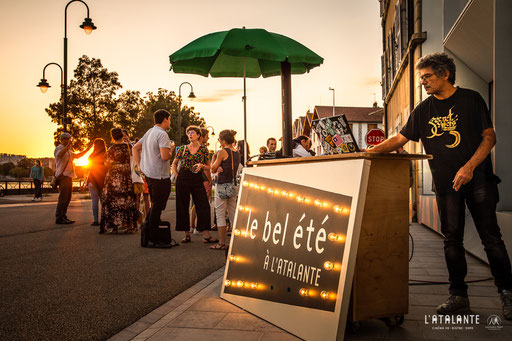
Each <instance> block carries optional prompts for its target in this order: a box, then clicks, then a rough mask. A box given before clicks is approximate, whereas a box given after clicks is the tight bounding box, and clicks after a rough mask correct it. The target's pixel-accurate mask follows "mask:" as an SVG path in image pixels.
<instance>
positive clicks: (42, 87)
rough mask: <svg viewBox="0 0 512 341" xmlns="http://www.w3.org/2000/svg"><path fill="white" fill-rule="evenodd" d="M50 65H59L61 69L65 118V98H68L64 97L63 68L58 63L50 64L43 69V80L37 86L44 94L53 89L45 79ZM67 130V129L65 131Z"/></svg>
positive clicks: (61, 88)
mask: <svg viewBox="0 0 512 341" xmlns="http://www.w3.org/2000/svg"><path fill="white" fill-rule="evenodd" d="M50 65H57V66H58V67H59V69H60V91H61V96H62V98H63V100H62V115H63V117H64V115H65V112H66V109H65V107H64V103H65V98H66V96H64V94H65V93H64V72H63V71H62V67H61V66H60V65H59V64H57V63H48V64H46V65H45V66H44V68H43V78H41V81H40V82H39V84H37V86H38V87H39V89H40V90H41V92H42V93H43V94H44V93H45V92H46V91H47V90H48V88H51V86H50V84H48V82H47V81H46V78H45V75H44V74H45V71H46V68H47V67H48V66H50ZM64 130H65V129H64Z"/></svg>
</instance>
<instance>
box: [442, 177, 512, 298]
mask: <svg viewBox="0 0 512 341" xmlns="http://www.w3.org/2000/svg"><path fill="white" fill-rule="evenodd" d="M436 197H437V207H438V209H439V215H440V218H441V232H442V233H443V235H444V255H445V259H446V265H447V267H448V273H449V276H450V277H449V280H450V289H449V291H450V294H452V295H457V296H463V297H466V296H467V289H468V286H467V284H466V283H464V279H465V277H466V274H467V263H466V256H465V253H464V245H463V241H464V218H465V209H466V207H465V204H466V205H467V206H468V209H469V212H470V213H471V216H472V217H473V221H474V222H475V227H476V229H477V231H478V234H479V236H480V240H481V241H482V244H483V246H484V250H485V252H486V253H487V259H488V260H489V265H490V267H491V273H492V275H493V276H494V283H495V285H496V287H497V288H498V291H500V292H501V290H503V289H507V290H511V289H512V273H511V267H510V259H509V257H508V253H507V249H506V248H505V244H504V243H503V240H502V238H501V232H500V228H499V226H498V221H497V218H496V204H497V203H498V201H499V194H498V186H497V185H496V184H495V183H491V182H488V183H486V184H483V185H480V186H477V187H475V188H464V189H460V190H459V191H458V192H449V193H447V194H443V195H437V196H436Z"/></svg>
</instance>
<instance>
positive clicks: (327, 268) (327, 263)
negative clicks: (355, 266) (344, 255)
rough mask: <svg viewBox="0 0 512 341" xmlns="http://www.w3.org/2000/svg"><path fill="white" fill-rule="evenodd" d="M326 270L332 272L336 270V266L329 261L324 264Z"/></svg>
mask: <svg viewBox="0 0 512 341" xmlns="http://www.w3.org/2000/svg"><path fill="white" fill-rule="evenodd" d="M324 269H325V270H332V269H334V264H333V263H332V262H330V261H327V262H325V263H324Z"/></svg>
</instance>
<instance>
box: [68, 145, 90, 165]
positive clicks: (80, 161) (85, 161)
mask: <svg viewBox="0 0 512 341" xmlns="http://www.w3.org/2000/svg"><path fill="white" fill-rule="evenodd" d="M91 153H92V149H91V150H90V151H88V152H87V153H86V154H85V155H84V156H82V157H81V158H79V159H76V160H73V163H74V164H75V166H80V167H86V166H88V165H89V155H91Z"/></svg>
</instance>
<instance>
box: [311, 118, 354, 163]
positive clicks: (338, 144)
mask: <svg viewBox="0 0 512 341" xmlns="http://www.w3.org/2000/svg"><path fill="white" fill-rule="evenodd" d="M312 125H313V129H314V131H315V132H316V133H317V134H318V137H319V139H320V142H321V144H322V148H323V150H324V153H325V154H327V155H332V154H348V153H356V152H359V151H360V150H359V147H358V145H357V142H356V140H355V138H354V135H353V134H352V130H351V129H350V125H349V124H348V121H347V118H346V117H345V115H343V114H342V115H338V116H332V117H325V118H321V119H317V120H314V121H313V122H312Z"/></svg>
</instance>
